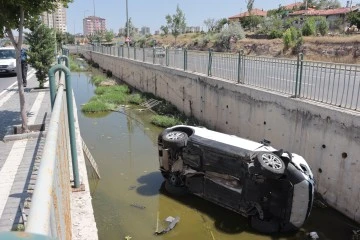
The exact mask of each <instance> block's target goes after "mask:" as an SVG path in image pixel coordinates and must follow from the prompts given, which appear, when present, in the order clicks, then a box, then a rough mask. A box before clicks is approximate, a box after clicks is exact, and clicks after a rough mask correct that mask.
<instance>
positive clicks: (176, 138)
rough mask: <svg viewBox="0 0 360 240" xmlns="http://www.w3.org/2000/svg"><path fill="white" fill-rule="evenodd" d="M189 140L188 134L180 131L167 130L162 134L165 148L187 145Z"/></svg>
mask: <svg viewBox="0 0 360 240" xmlns="http://www.w3.org/2000/svg"><path fill="white" fill-rule="evenodd" d="M187 140H188V135H187V134H186V133H184V132H180V131H172V132H166V133H164V135H163V136H162V141H163V144H164V147H165V148H167V147H169V148H181V147H185V146H186V143H187Z"/></svg>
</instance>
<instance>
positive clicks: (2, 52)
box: [0, 49, 15, 59]
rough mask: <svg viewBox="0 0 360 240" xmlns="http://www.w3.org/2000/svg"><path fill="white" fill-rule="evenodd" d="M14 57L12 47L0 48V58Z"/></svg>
mask: <svg viewBox="0 0 360 240" xmlns="http://www.w3.org/2000/svg"><path fill="white" fill-rule="evenodd" d="M12 58H13V59H15V50H14V49H0V59H12Z"/></svg>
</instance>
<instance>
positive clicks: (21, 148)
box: [0, 139, 28, 218]
mask: <svg viewBox="0 0 360 240" xmlns="http://www.w3.org/2000/svg"><path fill="white" fill-rule="evenodd" d="M27 141H28V140H27V139H23V140H20V141H16V142H15V143H14V145H13V146H12V148H11V151H10V153H9V155H8V157H7V159H6V161H5V163H4V165H3V167H2V168H1V170H0V218H1V215H2V214H3V211H4V208H5V205H6V202H7V200H8V197H9V194H10V192H11V188H12V185H13V183H14V180H15V176H16V173H17V170H18V168H19V166H20V163H21V160H22V158H23V155H24V152H25V148H26V144H27Z"/></svg>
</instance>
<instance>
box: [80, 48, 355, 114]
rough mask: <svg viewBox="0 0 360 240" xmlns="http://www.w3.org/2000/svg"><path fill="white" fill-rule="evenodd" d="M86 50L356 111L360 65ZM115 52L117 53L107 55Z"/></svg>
mask: <svg viewBox="0 0 360 240" xmlns="http://www.w3.org/2000/svg"><path fill="white" fill-rule="evenodd" d="M109 49H110V47H101V46H100V47H99V46H90V47H88V48H87V50H91V51H95V52H99V53H103V54H110V55H114V56H118V57H123V58H128V59H133V60H136V61H143V62H147V63H152V64H160V65H164V66H167V67H172V68H177V69H182V70H184V71H189V72H196V73H200V74H205V75H207V76H212V77H217V78H221V79H226V80H230V81H233V82H234V83H237V84H246V85H251V86H255V87H258V88H262V89H265V90H269V91H274V92H279V93H282V94H285V95H287V96H291V97H295V98H304V99H309V100H313V101H316V102H322V103H326V104H330V105H334V106H338V107H342V108H347V109H352V110H356V111H359V108H360V101H359V94H360V66H359V65H355V64H353V65H351V64H338V63H327V62H315V61H307V60H304V59H303V55H302V54H300V55H299V56H298V58H297V59H282V58H272V57H262V56H261V57H260V56H247V55H244V54H243V53H242V52H240V53H236V54H234V53H220V52H213V51H211V50H209V51H208V52H206V51H189V50H187V49H166V51H165V52H166V54H165V56H164V57H161V56H158V55H156V54H155V52H154V49H153V48H132V47H130V48H128V47H111V49H114V50H112V51H109ZM116 52H118V54H113V53H116Z"/></svg>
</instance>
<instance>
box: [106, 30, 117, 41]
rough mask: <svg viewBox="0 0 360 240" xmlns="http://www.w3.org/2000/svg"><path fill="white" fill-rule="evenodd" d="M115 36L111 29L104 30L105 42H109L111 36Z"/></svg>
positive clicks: (111, 38)
mask: <svg viewBox="0 0 360 240" xmlns="http://www.w3.org/2000/svg"><path fill="white" fill-rule="evenodd" d="M114 37H115V34H114V31H113V30H111V29H110V30H109V31H106V32H105V40H106V41H107V42H111V41H112V40H113V38H114Z"/></svg>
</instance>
